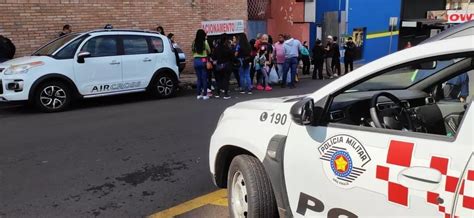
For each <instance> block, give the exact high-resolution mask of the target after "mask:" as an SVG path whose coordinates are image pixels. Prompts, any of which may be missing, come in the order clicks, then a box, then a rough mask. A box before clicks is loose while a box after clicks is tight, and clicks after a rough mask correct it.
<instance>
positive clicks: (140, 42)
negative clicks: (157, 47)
mask: <svg viewBox="0 0 474 218" xmlns="http://www.w3.org/2000/svg"><path fill="white" fill-rule="evenodd" d="M123 49H124V54H125V55H136V54H148V53H150V52H149V51H150V49H149V46H148V41H147V39H146V37H144V36H123Z"/></svg>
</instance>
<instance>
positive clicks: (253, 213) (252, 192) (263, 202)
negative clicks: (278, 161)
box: [227, 155, 278, 217]
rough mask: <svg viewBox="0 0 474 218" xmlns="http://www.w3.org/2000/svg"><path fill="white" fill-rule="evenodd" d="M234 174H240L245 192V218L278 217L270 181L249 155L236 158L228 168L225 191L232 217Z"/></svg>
mask: <svg viewBox="0 0 474 218" xmlns="http://www.w3.org/2000/svg"><path fill="white" fill-rule="evenodd" d="M236 172H241V173H242V175H243V177H244V180H245V184H246V190H247V203H248V211H247V216H246V217H278V208H277V205H276V200H275V195H274V193H273V189H272V185H271V183H270V179H269V178H268V176H267V173H266V172H265V169H264V168H263V165H262V163H261V162H260V161H259V160H258V159H257V158H255V157H253V156H250V155H239V156H236V157H235V158H234V159H233V160H232V162H231V164H230V167H229V173H228V179H227V191H228V196H229V198H228V199H229V200H228V201H229V209H230V214H231V216H233V214H234V213H233V207H232V206H231V205H232V202H231V199H232V184H233V178H234V175H235V173H236Z"/></svg>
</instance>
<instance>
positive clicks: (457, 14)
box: [448, 11, 474, 23]
mask: <svg viewBox="0 0 474 218" xmlns="http://www.w3.org/2000/svg"><path fill="white" fill-rule="evenodd" d="M471 20H474V13H472V12H468V11H448V23H465V22H468V21H471Z"/></svg>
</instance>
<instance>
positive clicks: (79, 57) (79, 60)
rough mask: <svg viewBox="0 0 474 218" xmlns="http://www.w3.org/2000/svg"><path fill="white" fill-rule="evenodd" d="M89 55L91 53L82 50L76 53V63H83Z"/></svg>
mask: <svg viewBox="0 0 474 218" xmlns="http://www.w3.org/2000/svg"><path fill="white" fill-rule="evenodd" d="M90 56H91V53H90V52H87V51H83V52H80V53H79V54H78V55H77V63H80V64H83V63H85V62H86V60H85V59H86V58H87V57H90Z"/></svg>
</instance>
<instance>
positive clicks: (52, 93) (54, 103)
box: [34, 81, 72, 113]
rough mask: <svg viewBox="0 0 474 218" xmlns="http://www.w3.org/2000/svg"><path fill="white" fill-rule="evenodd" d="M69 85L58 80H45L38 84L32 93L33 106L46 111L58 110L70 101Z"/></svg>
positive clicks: (63, 108) (66, 106)
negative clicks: (33, 93)
mask: <svg viewBox="0 0 474 218" xmlns="http://www.w3.org/2000/svg"><path fill="white" fill-rule="evenodd" d="M71 97H72V95H71V92H70V89H69V86H67V85H66V84H64V83H62V82H59V81H52V82H46V83H43V84H41V85H39V86H38V88H37V89H36V91H35V95H34V104H35V106H36V107H37V108H38V109H39V110H41V111H43V112H47V113H51V112H59V111H63V110H65V109H66V108H68V106H69V104H70V103H71Z"/></svg>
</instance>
